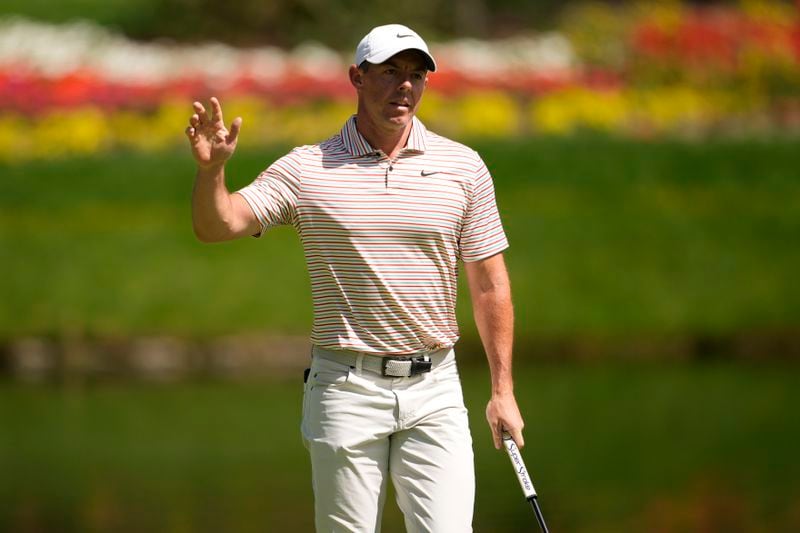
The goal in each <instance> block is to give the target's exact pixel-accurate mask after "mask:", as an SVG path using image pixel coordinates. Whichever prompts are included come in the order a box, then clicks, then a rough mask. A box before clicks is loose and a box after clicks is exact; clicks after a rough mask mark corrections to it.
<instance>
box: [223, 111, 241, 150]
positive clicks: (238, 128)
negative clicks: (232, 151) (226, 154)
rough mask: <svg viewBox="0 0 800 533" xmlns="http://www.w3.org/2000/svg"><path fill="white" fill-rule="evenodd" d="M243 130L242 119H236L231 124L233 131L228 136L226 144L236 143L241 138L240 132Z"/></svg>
mask: <svg viewBox="0 0 800 533" xmlns="http://www.w3.org/2000/svg"><path fill="white" fill-rule="evenodd" d="M241 129H242V117H236V118H235V119H233V122H232V123H231V131H230V133H229V134H228V138H227V139H225V142H227V143H228V144H233V143H235V142H236V139H238V137H239V131H241Z"/></svg>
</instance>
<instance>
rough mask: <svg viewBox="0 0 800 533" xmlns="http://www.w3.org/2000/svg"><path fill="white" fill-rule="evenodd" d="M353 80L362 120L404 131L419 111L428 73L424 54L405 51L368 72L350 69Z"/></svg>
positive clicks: (370, 68) (370, 67) (371, 66)
mask: <svg viewBox="0 0 800 533" xmlns="http://www.w3.org/2000/svg"><path fill="white" fill-rule="evenodd" d="M350 80H351V82H352V83H353V85H354V86H355V88H356V90H357V91H358V110H359V116H362V113H363V116H365V117H366V118H368V119H369V120H370V121H371V122H373V123H374V125H375V126H378V127H382V128H387V129H401V128H403V127H405V126H406V125H407V124H408V123H409V122H410V121H411V118H412V117H413V116H414V113H415V112H416V110H417V106H418V105H419V102H420V100H421V99H422V93H423V91H424V90H425V85H426V84H427V83H428V71H427V67H426V62H425V58H424V56H423V55H422V53H420V52H418V51H415V50H404V51H403V52H400V53H398V54H396V55H394V56H392V57H390V58H389V59H387V60H386V61H385V62H383V63H380V64H378V65H369V68H368V69H367V71H366V72H364V71H363V70H361V69H357V68H355V67H351V69H350Z"/></svg>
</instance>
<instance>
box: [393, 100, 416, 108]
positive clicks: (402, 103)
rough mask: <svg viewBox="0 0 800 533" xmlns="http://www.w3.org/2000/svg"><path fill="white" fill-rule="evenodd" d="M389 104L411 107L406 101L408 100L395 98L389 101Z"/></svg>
mask: <svg viewBox="0 0 800 533" xmlns="http://www.w3.org/2000/svg"><path fill="white" fill-rule="evenodd" d="M389 104H390V105H393V106H395V107H404V108H406V109H410V108H411V104H410V103H409V102H408V100H397V101H394V102H389Z"/></svg>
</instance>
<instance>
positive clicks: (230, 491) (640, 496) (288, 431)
mask: <svg viewBox="0 0 800 533" xmlns="http://www.w3.org/2000/svg"><path fill="white" fill-rule="evenodd" d="M462 374H463V379H464V384H465V393H466V402H467V406H468V408H469V409H470V416H471V424H472V429H473V437H474V441H475V450H476V461H477V480H478V492H477V502H476V515H475V530H476V531H485V532H498V533H502V532H518V531H523V530H525V531H529V530H534V529H535V528H534V526H533V514H532V511H531V510H530V508H529V507H528V506H527V505H526V503H525V502H524V500H522V497H521V492H520V490H519V487H518V485H517V481H516V479H515V477H514V475H513V472H512V471H511V466H510V465H509V464H508V459H507V458H506V457H505V455H504V454H503V453H501V452H497V451H495V450H494V448H493V447H492V446H491V443H490V437H489V433H488V428H487V427H486V423H485V422H484V420H483V409H484V406H485V401H486V399H487V393H488V377H487V375H486V370H485V368H483V367H482V366H481V367H472V366H468V367H466V368H463V369H462ZM516 381H517V394H518V397H519V402H520V405H521V408H522V410H523V413H524V414H525V418H526V422H527V425H526V430H525V437H526V442H527V446H526V447H525V450H524V457H525V460H526V462H527V465H528V467H529V469H530V471H531V473H532V475H533V478H534V482H535V484H536V486H537V489H538V491H539V493H540V498H541V504H542V507H543V510H544V512H545V515H546V517H547V519H548V521H549V523H550V525H551V527H552V529H553V530H554V531H571V532H587V533H589V532H592V533H594V532H598V531H609V532H610V531H616V532H619V533H625V532H632V533H638V532H641V531H664V532H673V531H674V532H682V531H708V532H725V533H730V532H739V531H741V532H745V531H747V532H750V531H770V532H783V531H786V532H789V531H796V530H797V527H798V526H800V521H798V520H799V519H800V516H798V505H800V489H798V485H797V483H796V480H797V479H798V476H800V463H798V462H797V460H796V443H797V441H798V438H800V417H798V415H797V412H796V409H794V408H793V406H796V405H798V403H800V389H798V388H797V387H796V386H795V385H796V383H795V382H796V379H795V376H794V369H793V368H791V367H788V368H787V367H771V366H765V365H761V366H751V365H746V364H742V363H739V364H712V365H670V366H667V365H603V366H592V365H589V366H586V365H584V366H573V365H562V366H555V365H530V364H525V363H524V361H520V364H519V366H518V371H517V380H516ZM301 394H302V392H301V384H300V379H299V376H298V378H297V380H288V381H287V380H284V381H275V382H259V383H243V384H232V383H228V384H224V383H195V384H179V385H173V386H146V385H135V384H103V385H95V386H90V387H87V388H84V389H68V388H66V389H59V388H50V387H45V386H23V385H11V384H5V385H2V386H0V427H2V428H3V431H2V432H0V472H2V473H3V475H2V477H0V502H2V504H0V530H3V531H60V532H64V533H68V532H72V531H76V532H77V531H80V532H84V531H121V532H125V531H131V532H134V531H164V532H173V531H174V532H179V531H192V532H205V531H208V532H216V531H228V532H231V533H235V532H249V531H253V532H255V531H297V532H304V531H312V520H313V518H312V510H311V505H312V495H311V490H310V472H309V465H308V459H307V456H306V452H305V449H304V448H303V446H302V444H301V441H300V435H299V417H300V408H301ZM401 523H402V522H401V518H400V515H399V511H398V510H397V508H396V506H395V504H394V503H393V500H390V503H389V504H388V506H387V512H386V517H385V527H384V531H387V532H390V533H391V532H400V531H403V528H402V526H401Z"/></svg>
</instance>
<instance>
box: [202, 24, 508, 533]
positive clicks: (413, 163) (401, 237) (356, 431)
mask: <svg viewBox="0 0 800 533" xmlns="http://www.w3.org/2000/svg"><path fill="white" fill-rule="evenodd" d="M435 70H436V62H435V61H434V59H433V57H432V56H431V54H430V52H429V50H428V47H427V45H426V44H425V42H424V41H423V40H422V38H421V37H420V36H419V35H417V34H416V33H415V32H414V31H412V30H411V29H409V28H407V27H405V26H401V25H397V24H391V25H387V26H380V27H377V28H374V29H373V30H372V31H370V33H369V34H367V36H365V37H364V39H363V40H362V41H361V43H360V44H359V45H358V47H357V49H356V61H355V64H353V65H351V66H350V69H349V76H350V82H351V84H352V85H353V87H354V88H355V90H356V93H357V95H358V107H357V111H356V114H355V115H354V116H352V117H350V119H349V120H348V121H347V122H346V123H345V125H344V127H343V128H342V130H341V132H340V133H338V134H336V135H334V136H333V137H331V138H330V139H328V140H326V141H324V142H322V143H319V144H316V145H313V146H303V147H299V148H295V149H294V150H292V151H291V152H290V153H289V154H287V155H285V156H284V157H282V158H280V159H279V160H277V161H276V162H274V163H273V164H272V165H271V166H270V167H269V168H268V169H267V170H265V171H264V172H262V173H261V174H260V175H259V176H258V177H257V178H256V179H255V181H254V182H253V183H252V184H251V185H249V186H247V187H245V188H244V189H242V190H240V191H238V192H236V193H234V194H231V193H229V192H228V189H227V188H226V186H225V175H224V166H225V162H226V161H227V159H228V158H229V157H230V156H231V155H232V154H233V152H234V149H235V148H236V141H237V139H238V135H239V132H240V129H241V125H242V120H241V118H236V119H235V120H234V121H233V122H232V124H231V128H230V130H228V129H227V128H226V127H225V124H224V122H223V117H222V109H221V106H220V103H219V101H218V100H217V99H216V98H212V99H211V106H212V108H211V116H210V117H209V116H208V115H207V113H206V111H205V108H204V107H203V106H202V105H201V104H200V103H199V102H195V103H194V111H195V113H194V114H193V115H192V117H191V118H190V121H189V122H190V125H189V127H188V128H187V130H186V133H187V136H188V137H189V140H190V143H191V146H192V152H193V155H194V158H195V160H196V162H197V165H198V171H197V177H196V181H195V187H194V192H193V197H192V218H193V223H194V230H195V233H196V235H197V237H198V238H199V239H200V240H202V241H204V242H213V241H223V240H228V239H235V238H239V237H244V236H249V235H254V236H260V235H262V234H263V233H264V232H265V231H266V230H267V229H269V228H270V227H272V226H276V225H279V224H291V225H293V226H294V227H295V228H296V230H297V232H298V233H299V235H300V238H301V240H302V242H303V248H304V251H305V256H306V262H307V265H308V270H309V275H310V278H311V288H312V298H313V302H314V325H313V329H312V333H311V342H312V363H311V369H310V374H309V375H308V379H307V382H306V385H305V391H304V398H303V420H302V433H303V439H304V442H305V444H306V446H307V448H308V450H309V453H310V456H311V465H312V474H313V475H312V477H313V487H314V495H315V519H316V527H317V530H318V531H321V532H329V531H337V532H338V531H358V532H364V531H378V530H379V528H380V522H381V511H382V509H383V503H384V498H385V494H386V486H387V480H388V478H389V477H391V480H392V483H393V485H394V487H395V492H396V494H397V502H398V505H399V506H400V508H401V510H402V512H403V514H404V517H405V522H406V527H407V529H408V531H414V532H417V531H430V532H437V533H441V532H464V531H471V529H472V526H471V524H472V513H473V511H472V509H473V503H474V467H473V455H472V439H471V436H470V432H469V428H468V425H467V412H466V409H465V408H464V403H463V398H462V393H461V385H460V382H459V376H458V371H457V369H456V364H455V360H454V352H453V345H454V343H455V342H456V340H457V339H458V329H457V325H456V318H455V303H456V278H457V273H458V269H457V261H458V259H461V260H462V261H463V263H464V267H465V271H466V274H467V278H468V282H469V287H470V292H471V297H472V303H473V309H474V314H475V320H476V323H477V326H478V330H479V332H480V335H481V339H482V341H483V345H484V348H485V350H486V354H487V358H488V361H489V367H490V370H491V382H492V392H491V399H490V400H489V403H488V406H487V408H486V417H487V420H488V422H489V425H490V426H491V429H492V434H493V438H494V444H495V447H497V448H498V449H499V448H500V447H501V433H502V431H503V430H507V431H509V432H510V433H511V435H512V436H513V437H514V439H515V440H516V441H517V443H518V444H519V445H520V446H521V445H523V439H522V434H521V431H522V427H523V422H522V418H521V416H520V413H519V409H518V408H517V403H516V400H515V397H514V392H513V384H512V378H511V344H512V336H513V335H512V332H513V311H512V306H511V294H510V288H509V281H508V275H507V273H506V269H505V265H504V262H503V255H502V253H501V252H502V251H503V250H504V249H505V248H506V247H507V246H508V245H507V241H506V238H505V235H504V233H503V229H502V226H501V224H500V219H499V216H498V213H497V208H496V205H495V199H494V189H493V186H492V181H491V176H490V175H489V172H488V170H487V169H486V166H485V165H484V164H483V161H482V160H481V159H480V157H479V156H478V155H477V154H476V153H475V152H474V151H472V150H471V149H469V148H467V147H465V146H463V145H461V144H458V143H456V142H453V141H450V140H448V139H445V138H443V137H440V136H438V135H436V134H434V133H431V132H429V131H427V130H426V128H425V126H424V125H423V124H422V123H421V122H420V121H419V120H418V119H417V118H416V117H415V114H416V111H417V109H418V107H419V104H420V100H421V98H422V94H423V92H424V90H425V87H426V85H427V82H428V76H427V74H428V72H432V71H435ZM276 126H279V125H276ZM276 303H277V302H276Z"/></svg>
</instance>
